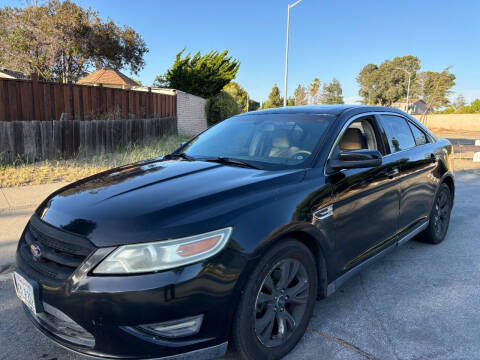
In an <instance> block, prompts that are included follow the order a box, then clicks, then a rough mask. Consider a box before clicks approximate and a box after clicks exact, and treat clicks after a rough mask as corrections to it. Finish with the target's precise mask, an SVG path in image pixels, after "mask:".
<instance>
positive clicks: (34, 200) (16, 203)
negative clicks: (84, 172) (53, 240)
mask: <svg viewBox="0 0 480 360" xmlns="http://www.w3.org/2000/svg"><path fill="white" fill-rule="evenodd" d="M65 185H67V183H53V184H45V185H32V186H22V187H15V188H0V268H2V267H3V266H5V265H8V264H10V263H12V262H13V260H14V254H15V249H16V247H17V241H18V238H19V237H20V235H21V233H22V231H23V228H24V227H25V225H26V224H27V221H28V219H29V218H30V216H31V215H32V213H33V211H34V210H35V208H36V207H37V206H38V205H39V204H40V203H41V202H42V201H43V200H44V199H45V198H46V197H47V196H48V195H50V194H51V193H52V192H54V191H55V190H57V189H59V188H61V187H62V186H65Z"/></svg>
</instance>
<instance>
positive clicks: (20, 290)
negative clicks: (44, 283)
mask: <svg viewBox="0 0 480 360" xmlns="http://www.w3.org/2000/svg"><path fill="white" fill-rule="evenodd" d="M13 285H14V287H15V292H16V293H17V297H18V298H19V299H20V300H21V301H22V302H23V303H24V304H25V306H26V307H28V308H29V309H30V310H31V311H32V312H33V313H34V314H37V313H39V312H42V311H43V306H42V303H41V301H40V287H39V285H38V283H37V282H36V281H34V280H32V279H31V278H29V277H28V276H27V275H26V274H25V273H24V272H22V271H19V270H18V269H17V270H15V271H14V272H13Z"/></svg>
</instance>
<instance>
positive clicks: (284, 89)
mask: <svg viewBox="0 0 480 360" xmlns="http://www.w3.org/2000/svg"><path fill="white" fill-rule="evenodd" d="M302 1H303V0H297V1H296V2H294V3H293V4H291V5H290V4H288V9H287V43H286V46H285V79H284V81H283V106H284V107H285V106H287V97H288V96H287V85H288V45H289V40H290V9H292V8H294V7H295V6H297V5H298V4H300V3H301V2H302Z"/></svg>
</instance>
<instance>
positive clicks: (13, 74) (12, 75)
mask: <svg viewBox="0 0 480 360" xmlns="http://www.w3.org/2000/svg"><path fill="white" fill-rule="evenodd" d="M2 75H6V76H2ZM0 77H6V78H9V79H19V80H28V79H30V77H29V76H28V75H26V74H24V73H22V72H20V71H13V70H9V69H1V68H0Z"/></svg>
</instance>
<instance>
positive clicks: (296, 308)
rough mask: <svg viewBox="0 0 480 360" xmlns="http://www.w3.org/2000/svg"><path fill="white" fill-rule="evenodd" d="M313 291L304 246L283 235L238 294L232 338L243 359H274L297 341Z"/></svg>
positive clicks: (307, 318)
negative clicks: (241, 292) (242, 291)
mask: <svg viewBox="0 0 480 360" xmlns="http://www.w3.org/2000/svg"><path fill="white" fill-rule="evenodd" d="M316 296H317V271H316V266H315V260H314V258H313V255H312V253H311V252H310V250H309V249H308V248H307V247H306V246H305V245H303V244H302V243H301V242H299V241H296V240H286V241H283V242H281V243H280V244H278V245H276V246H274V247H273V248H272V249H271V250H270V251H268V252H267V253H266V254H265V256H264V257H263V258H262V259H261V260H260V262H259V264H258V266H257V267H256V269H255V270H254V271H253V274H252V275H251V276H250V279H249V281H248V283H247V286H246V288H245V291H244V293H243V294H242V297H241V299H240V303H239V306H238V309H237V313H236V316H235V320H234V324H233V332H232V336H233V342H234V345H235V347H236V349H237V351H238V352H239V354H240V355H241V356H242V358H243V359H258V360H261V359H268V360H273V359H280V358H281V357H283V356H285V355H286V354H287V353H288V352H289V351H290V350H291V349H292V348H293V347H294V346H295V344H296V343H297V342H298V340H300V338H301V337H302V335H303V333H304V332H305V329H306V328H307V325H308V322H309V321H310V317H311V315H312V312H313V307H314V305H315V299H316Z"/></svg>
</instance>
